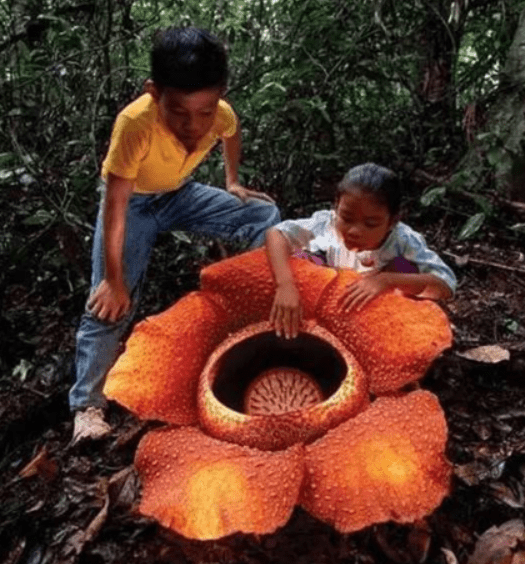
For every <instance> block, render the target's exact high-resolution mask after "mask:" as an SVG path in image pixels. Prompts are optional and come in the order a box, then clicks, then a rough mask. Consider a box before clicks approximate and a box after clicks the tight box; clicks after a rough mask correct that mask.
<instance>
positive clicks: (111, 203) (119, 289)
mask: <svg viewBox="0 0 525 564" xmlns="http://www.w3.org/2000/svg"><path fill="white" fill-rule="evenodd" d="M132 191H133V181H132V180H127V179H125V178H121V177H119V176H115V175H114V174H111V173H109V174H108V179H107V182H106V192H105V197H104V210H103V228H104V260H105V264H104V265H105V272H104V279H103V280H102V282H101V283H100V284H99V285H98V286H97V288H96V289H95V292H94V293H93V295H92V296H91V297H90V299H89V301H88V309H89V310H90V312H91V313H92V314H93V315H94V316H96V317H98V318H99V319H101V320H103V321H110V322H115V321H116V320H117V319H118V318H119V317H122V316H123V315H124V314H125V313H127V312H128V311H129V308H130V306H131V301H130V297H129V290H128V289H127V287H126V284H125V282H124V269H123V252H124V237H125V232H126V212H127V207H128V202H129V198H130V196H131V193H132Z"/></svg>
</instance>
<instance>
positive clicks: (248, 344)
mask: <svg viewBox="0 0 525 564" xmlns="http://www.w3.org/2000/svg"><path fill="white" fill-rule="evenodd" d="M275 368H279V369H281V368H293V369H297V370H300V371H302V372H305V373H306V374H308V375H309V376H311V377H312V378H313V379H314V380H315V382H316V383H317V384H318V386H319V387H320V389H321V392H322V395H323V401H324V400H325V399H327V398H328V397H330V396H331V395H332V394H333V393H335V392H336V390H337V389H338V388H339V386H340V384H341V382H342V381H343V380H344V378H345V376H346V374H347V371H348V367H347V365H346V363H345V361H344V359H343V357H342V355H341V354H340V353H339V352H338V351H337V349H335V348H334V347H333V346H332V345H331V344H330V343H328V342H327V341H324V340H323V339H320V338H319V337H316V336H313V335H310V334H308V333H300V334H299V336H298V337H296V338H295V339H292V340H285V339H282V338H279V337H277V336H276V334H275V332H273V331H272V332H265V333H259V334H257V335H254V336H252V337H248V338H246V339H245V340H243V341H241V342H239V343H237V344H235V345H233V346H232V347H231V348H230V349H228V350H227V351H225V352H224V354H223V355H222V357H221V358H220V360H219V361H218V363H217V369H216V377H215V381H214V384H213V387H212V391H213V393H214V395H215V397H216V398H217V399H218V400H219V401H220V402H221V403H223V404H224V405H226V406H227V407H229V408H230V409H233V410H235V411H238V412H240V413H244V399H245V394H246V391H247V389H248V387H249V386H250V384H251V383H252V381H253V380H254V379H255V378H257V376H259V375H260V374H261V373H262V372H265V371H268V370H271V369H275Z"/></svg>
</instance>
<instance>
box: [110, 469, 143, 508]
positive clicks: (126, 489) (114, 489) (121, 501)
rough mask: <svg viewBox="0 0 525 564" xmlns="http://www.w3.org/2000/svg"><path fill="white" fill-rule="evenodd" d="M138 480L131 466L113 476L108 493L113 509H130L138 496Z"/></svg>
mask: <svg viewBox="0 0 525 564" xmlns="http://www.w3.org/2000/svg"><path fill="white" fill-rule="evenodd" d="M139 489H140V486H139V478H138V475H137V473H136V471H135V469H134V467H133V466H128V467H127V468H124V469H123V470H121V471H120V472H117V473H116V474H113V476H111V478H110V479H109V484H108V493H109V498H110V501H111V505H112V506H113V507H131V505H133V502H134V501H135V500H136V499H137V497H138V495H139Z"/></svg>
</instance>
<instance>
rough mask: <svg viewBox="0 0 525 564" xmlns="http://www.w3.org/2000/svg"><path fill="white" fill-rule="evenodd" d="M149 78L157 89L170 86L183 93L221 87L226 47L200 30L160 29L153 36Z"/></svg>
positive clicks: (224, 80) (223, 78) (224, 74)
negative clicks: (183, 91)
mask: <svg viewBox="0 0 525 564" xmlns="http://www.w3.org/2000/svg"><path fill="white" fill-rule="evenodd" d="M151 78H152V79H153V82H154V83H155V84H156V85H157V86H158V87H160V88H162V87H165V86H170V87H172V88H178V89H180V90H185V91H187V92H195V91H196V90H202V89H204V88H214V87H218V88H222V89H224V88H226V83H227V81H228V61H227V56H226V49H225V48H224V45H223V44H222V43H221V42H220V41H219V39H217V37H215V36H214V35H212V34H211V33H209V32H208V31H206V30H204V29H198V28H195V27H186V28H180V27H169V28H167V29H160V30H158V31H157V32H155V35H154V37H153V48H152V50H151Z"/></svg>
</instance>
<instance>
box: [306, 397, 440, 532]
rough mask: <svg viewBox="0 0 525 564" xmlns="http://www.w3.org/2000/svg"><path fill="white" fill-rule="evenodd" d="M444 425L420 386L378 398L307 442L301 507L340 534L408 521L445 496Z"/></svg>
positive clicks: (433, 401)
mask: <svg viewBox="0 0 525 564" xmlns="http://www.w3.org/2000/svg"><path fill="white" fill-rule="evenodd" d="M446 440H447V426H446V422H445V418H444V415H443V412H442V410H441V407H440V405H439V402H438V400H437V398H436V397H435V396H434V395H433V394H431V393H430V392H426V391H417V392H413V393H411V394H409V395H407V396H405V397H402V398H386V397H385V398H379V399H377V400H376V401H375V402H374V403H373V404H372V405H371V407H370V408H369V409H368V410H367V411H365V412H364V413H361V414H360V415H358V416H357V417H355V418H354V419H350V420H348V421H346V422H345V423H343V424H342V425H340V426H339V427H338V428H337V429H334V430H332V431H329V432H328V433H327V434H326V435H325V436H324V437H323V438H321V439H319V440H318V441H317V442H315V443H313V444H311V445H310V446H307V447H306V480H305V485H304V488H303V491H302V497H301V504H302V505H303V506H304V507H305V509H307V510H308V511H309V512H310V513H312V514H313V515H315V516H316V517H319V518H320V519H322V520H323V521H326V522H328V523H330V524H331V525H333V526H334V527H335V528H337V529H338V530H339V531H341V532H353V531H357V530H359V529H362V528H363V527H367V526H369V525H372V524H374V523H381V522H384V521H389V520H393V521H397V522H399V523H410V522H414V521H415V520H417V519H420V518H422V517H424V516H425V515H427V514H428V513H430V512H431V511H433V510H434V509H435V508H436V507H437V506H438V505H439V504H440V503H441V501H442V500H443V498H444V497H445V496H446V495H447V493H448V491H449V486H450V476H451V468H450V464H449V463H448V462H447V460H446V458H445V455H444V450H445V444H446Z"/></svg>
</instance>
